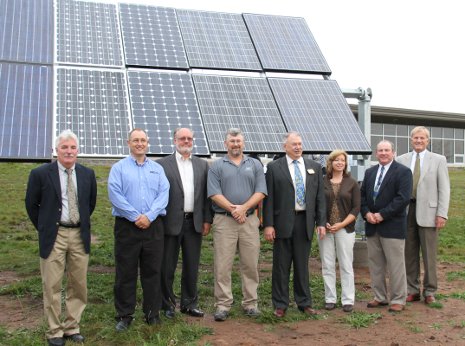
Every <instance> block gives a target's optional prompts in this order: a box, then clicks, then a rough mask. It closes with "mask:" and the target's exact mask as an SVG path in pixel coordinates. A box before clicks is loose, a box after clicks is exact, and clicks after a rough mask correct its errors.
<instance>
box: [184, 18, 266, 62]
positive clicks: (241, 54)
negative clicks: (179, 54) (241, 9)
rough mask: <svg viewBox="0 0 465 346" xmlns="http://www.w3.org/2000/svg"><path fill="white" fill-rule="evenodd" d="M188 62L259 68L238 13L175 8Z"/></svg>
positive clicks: (253, 49)
mask: <svg viewBox="0 0 465 346" xmlns="http://www.w3.org/2000/svg"><path fill="white" fill-rule="evenodd" d="M176 13H177V15H178V19H179V25H180V27H181V33H182V36H183V39H184V45H185V47H186V51H187V57H188V60H189V65H190V66H191V67H198V68H212V69H232V70H252V71H260V70H262V68H261V65H260V62H259V60H258V57H257V54H256V52H255V48H254V47H253V44H252V41H251V39H250V36H249V33H248V31H247V28H246V26H245V23H244V21H243V19H242V16H241V15H240V14H233V13H219V12H203V11H190V10H177V11H176Z"/></svg>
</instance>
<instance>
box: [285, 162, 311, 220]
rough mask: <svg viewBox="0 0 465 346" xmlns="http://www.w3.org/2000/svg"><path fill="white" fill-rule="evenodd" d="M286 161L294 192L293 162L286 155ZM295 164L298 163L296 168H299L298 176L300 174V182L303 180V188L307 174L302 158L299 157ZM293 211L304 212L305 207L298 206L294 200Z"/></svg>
mask: <svg viewBox="0 0 465 346" xmlns="http://www.w3.org/2000/svg"><path fill="white" fill-rule="evenodd" d="M286 160H287V167H288V168H289V173H291V178H292V182H293V184H294V191H295V190H296V186H295V168H294V160H293V159H291V158H290V157H289V156H288V155H286ZM297 162H298V166H299V169H300V174H302V180H303V183H304V186H306V185H305V182H306V179H307V174H306V173H305V163H304V158H303V157H302V156H301V157H299V158H298V159H297ZM294 209H295V210H298V211H301V210H305V205H303V206H302V205H299V203H297V199H296V202H295V206H294Z"/></svg>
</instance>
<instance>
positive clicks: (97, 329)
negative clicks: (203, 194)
mask: <svg viewBox="0 0 465 346" xmlns="http://www.w3.org/2000/svg"><path fill="white" fill-rule="evenodd" d="M37 166H38V164H32V163H0V186H2V193H1V194H0V205H1V206H2V213H1V214H0V254H1V255H0V271H13V272H15V273H16V275H17V277H16V279H17V280H16V281H17V282H14V283H12V284H9V285H4V286H0V295H9V296H11V297H17V298H22V297H25V296H27V297H31V298H32V299H37V300H40V299H41V297H42V288H41V279H40V272H39V255H38V244H37V242H38V241H37V233H36V231H35V229H34V227H33V226H32V224H31V223H30V221H29V219H28V217H27V214H26V211H25V209H24V196H25V190H26V184H27V179H28V175H29V172H30V170H31V169H32V168H34V167H37ZM91 167H92V168H93V169H94V170H95V172H96V177H97V184H98V197H97V198H98V200H97V208H96V210H95V212H94V214H93V215H92V227H93V229H92V234H93V236H94V237H95V239H96V243H94V244H93V245H92V250H91V256H90V267H89V275H88V289H89V292H88V297H89V304H88V306H87V308H86V310H85V312H84V314H83V320H82V323H81V327H82V330H83V333H84V334H85V336H86V338H87V340H88V342H87V343H86V344H90V345H115V344H118V345H195V344H196V342H197V340H199V338H201V336H202V335H206V334H210V333H212V330H210V329H208V328H204V327H201V326H199V325H197V324H195V323H189V322H188V321H189V320H188V319H187V318H185V316H184V315H181V314H177V317H176V318H175V319H174V320H172V321H171V320H167V319H165V318H163V324H162V326H160V327H149V326H147V325H145V324H144V323H143V316H142V312H141V301H142V295H141V289H140V288H139V289H138V296H137V304H138V306H137V309H136V310H137V313H136V315H135V317H136V320H135V321H134V323H133V325H132V326H131V329H130V330H129V331H128V332H127V333H124V334H123V335H121V334H117V333H116V332H115V331H114V325H115V321H114V316H115V310H114V306H113V282H114V273H113V267H114V254H113V222H114V221H113V217H112V216H111V206H110V203H109V201H108V195H107V186H106V180H107V176H108V173H109V170H110V166H109V165H99V166H95V165H92V166H91ZM450 176H451V182H452V186H453V187H454V186H455V187H456V188H452V200H451V208H450V218H449V220H448V223H447V226H446V228H445V229H444V230H442V231H441V233H440V244H439V245H440V246H439V259H440V260H441V261H448V262H456V263H464V262H465V216H464V214H463V206H464V203H463V201H464V200H465V190H464V189H463V187H462V185H463V183H462V182H463V181H465V171H463V170H460V171H452V172H451V173H450ZM317 243H318V242H317V241H316V239H314V241H313V244H312V252H311V253H312V257H318V256H319V254H318V244H317ZM271 262H272V245H271V244H269V243H267V242H262V247H261V253H260V265H259V269H260V278H261V279H260V280H261V282H260V285H259V288H258V291H259V307H260V309H261V311H262V315H261V316H260V317H259V318H257V319H248V321H250V323H259V324H263V328H264V330H269V331H272V330H274V329H275V328H276V326H278V325H280V324H281V325H283V323H284V325H287V324H290V323H293V322H297V321H303V320H307V319H313V318H314V317H307V316H306V315H304V314H302V313H300V312H299V311H298V310H297V309H296V308H295V306H291V307H290V308H289V310H288V312H287V314H286V317H285V318H283V319H282V320H277V319H276V318H275V317H274V316H273V307H272V305H271V268H272V265H271ZM212 264H213V238H212V236H211V235H208V236H207V237H205V238H204V240H203V244H202V257H201V267H200V273H199V297H200V306H201V308H202V309H204V310H205V311H206V312H207V313H213V312H214V300H213V287H214V286H213V265H212ZM464 275H465V274H464V273H463V272H456V273H451V274H449V276H448V278H449V279H450V280H463V279H464ZM179 280H180V278H179V275H177V276H176V281H175V285H176V286H175V287H177V289H176V293H177V294H179V293H180V292H179ZM139 286H140V285H139ZM290 287H291V289H290V292H292V281H291V283H290ZM311 288H312V296H313V302H314V307H315V308H317V309H322V308H323V305H324V288H323V280H322V277H321V274H320V273H319V272H318V273H312V275H311ZM338 291H339V293H340V287H339V283H338ZM233 293H234V298H235V304H234V306H233V308H232V310H231V319H245V318H246V317H244V315H243V313H242V310H241V307H240V301H241V298H242V294H241V283H240V277H239V270H238V262H237V259H236V262H235V270H234V274H233ZM356 294H357V296H356V297H357V300H361V299H368V298H369V297H370V296H371V294H370V293H369V292H358V291H357V292H356ZM441 298H442V299H447V298H453V299H465V293H463V292H462V293H453V294H449V295H447V296H444V297H441ZM292 300H293V297H291V301H292ZM441 306H442V305H441ZM330 317H331V316H330ZM316 318H328V316H326V315H325V314H323V315H320V316H318V317H316ZM379 318H381V315H379V314H368V313H365V312H361V311H355V312H354V313H352V314H349V315H347V316H345V317H344V319H343V320H342V322H343V323H346V324H349V325H350V326H351V327H353V328H356V329H359V328H366V327H368V326H370V325H372V324H374V323H376V321H377V320H378V319H379ZM462 322H463V321H462ZM462 328H463V326H462ZM44 331H45V325H44V323H43V322H42V323H41V324H40V325H39V326H38V327H36V328H33V329H27V330H26V329H18V330H13V331H11V330H7V329H6V327H5V326H2V325H0V345H13V346H15V345H18V346H19V345H43V344H44Z"/></svg>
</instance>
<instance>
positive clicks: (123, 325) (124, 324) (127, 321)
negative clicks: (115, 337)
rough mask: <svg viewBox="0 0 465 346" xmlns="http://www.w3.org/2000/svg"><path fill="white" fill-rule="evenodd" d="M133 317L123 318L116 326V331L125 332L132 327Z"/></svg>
mask: <svg viewBox="0 0 465 346" xmlns="http://www.w3.org/2000/svg"><path fill="white" fill-rule="evenodd" d="M131 322H132V317H123V318H121V319H120V320H119V321H118V323H117V324H116V327H115V329H116V331H117V332H124V331H126V330H127V329H128V328H129V326H130V325H131Z"/></svg>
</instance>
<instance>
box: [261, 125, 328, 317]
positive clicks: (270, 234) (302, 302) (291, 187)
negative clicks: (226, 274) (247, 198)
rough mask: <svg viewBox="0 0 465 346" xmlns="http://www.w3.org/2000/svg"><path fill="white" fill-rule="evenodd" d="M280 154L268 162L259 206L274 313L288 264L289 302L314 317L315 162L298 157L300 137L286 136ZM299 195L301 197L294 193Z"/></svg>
mask: <svg viewBox="0 0 465 346" xmlns="http://www.w3.org/2000/svg"><path fill="white" fill-rule="evenodd" d="M284 150H285V151H286V156H283V157H281V158H279V159H277V160H276V161H273V162H272V163H270V164H268V169H267V172H266V185H267V190H268V196H267V197H266V199H265V201H264V205H263V225H264V227H265V231H264V233H265V239H266V240H267V241H269V242H271V243H273V273H272V284H271V285H272V293H271V294H272V301H273V306H274V307H275V311H274V315H275V316H276V317H278V318H282V317H284V315H285V314H286V310H287V307H288V306H289V276H290V270H291V264H292V263H293V265H294V299H295V301H296V303H297V307H298V308H299V310H300V311H302V312H303V313H305V314H307V315H315V314H317V312H316V311H315V310H314V309H312V297H311V292H310V287H309V271H308V260H309V257H310V248H311V245H312V238H313V230H314V229H315V226H316V231H317V233H318V235H319V236H320V237H323V236H324V235H325V231H326V229H325V224H326V206H325V205H326V200H325V194H324V185H323V174H322V170H321V166H320V164H318V163H316V162H315V161H312V160H307V159H304V158H303V157H302V138H301V136H300V135H299V134H298V133H297V132H290V133H288V134H287V135H286V137H285V141H284ZM300 193H302V194H300Z"/></svg>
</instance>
